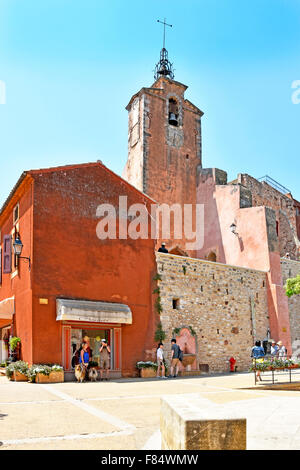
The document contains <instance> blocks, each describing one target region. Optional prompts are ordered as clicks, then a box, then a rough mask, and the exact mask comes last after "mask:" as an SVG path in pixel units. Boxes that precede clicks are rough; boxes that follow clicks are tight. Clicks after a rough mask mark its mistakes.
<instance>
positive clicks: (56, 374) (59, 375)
mask: <svg viewBox="0 0 300 470" xmlns="http://www.w3.org/2000/svg"><path fill="white" fill-rule="evenodd" d="M58 382H64V371H63V370H62V371H53V372H50V374H49V375H45V374H41V373H38V374H36V378H35V383H37V384H45V383H58Z"/></svg>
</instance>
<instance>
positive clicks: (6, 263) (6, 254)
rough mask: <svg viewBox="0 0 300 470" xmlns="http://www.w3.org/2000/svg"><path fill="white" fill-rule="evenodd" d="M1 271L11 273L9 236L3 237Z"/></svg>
mask: <svg viewBox="0 0 300 470" xmlns="http://www.w3.org/2000/svg"><path fill="white" fill-rule="evenodd" d="M3 273H4V274H8V273H11V236H10V235H4V237H3Z"/></svg>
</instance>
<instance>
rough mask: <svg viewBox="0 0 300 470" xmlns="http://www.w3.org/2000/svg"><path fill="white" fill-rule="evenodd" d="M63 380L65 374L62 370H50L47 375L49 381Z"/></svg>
mask: <svg viewBox="0 0 300 470" xmlns="http://www.w3.org/2000/svg"><path fill="white" fill-rule="evenodd" d="M64 380H65V374H64V371H63V370H54V371H53V372H50V375H49V382H50V383H58V382H64Z"/></svg>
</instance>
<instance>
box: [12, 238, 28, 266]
mask: <svg viewBox="0 0 300 470" xmlns="http://www.w3.org/2000/svg"><path fill="white" fill-rule="evenodd" d="M13 248H14V253H15V255H16V256H17V258H18V260H19V259H25V260H27V261H28V267H29V271H30V269H31V260H30V256H29V257H26V256H21V254H22V250H23V243H22V242H21V239H20V235H19V234H17V236H16V238H15V240H14V242H13Z"/></svg>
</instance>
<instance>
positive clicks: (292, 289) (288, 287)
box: [285, 274, 300, 297]
mask: <svg viewBox="0 0 300 470" xmlns="http://www.w3.org/2000/svg"><path fill="white" fill-rule="evenodd" d="M285 293H286V295H287V296H288V297H292V295H296V294H300V274H297V276H296V277H294V278H291V279H287V281H286V284H285Z"/></svg>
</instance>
